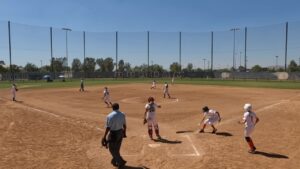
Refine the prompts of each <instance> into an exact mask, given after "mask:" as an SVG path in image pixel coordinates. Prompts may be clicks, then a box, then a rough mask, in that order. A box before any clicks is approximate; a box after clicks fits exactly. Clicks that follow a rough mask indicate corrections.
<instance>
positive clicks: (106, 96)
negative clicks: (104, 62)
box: [103, 87, 112, 107]
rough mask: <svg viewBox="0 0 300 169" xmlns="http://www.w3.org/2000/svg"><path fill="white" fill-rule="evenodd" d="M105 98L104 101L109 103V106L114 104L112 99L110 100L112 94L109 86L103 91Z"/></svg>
mask: <svg viewBox="0 0 300 169" xmlns="http://www.w3.org/2000/svg"><path fill="white" fill-rule="evenodd" d="M103 100H104V103H105V104H106V105H107V107H109V105H110V106H112V103H111V100H110V95H109V91H108V88H107V87H104V91H103Z"/></svg>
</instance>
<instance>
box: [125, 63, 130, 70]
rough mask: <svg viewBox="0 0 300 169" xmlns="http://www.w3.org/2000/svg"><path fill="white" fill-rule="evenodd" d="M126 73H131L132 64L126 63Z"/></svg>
mask: <svg viewBox="0 0 300 169" xmlns="http://www.w3.org/2000/svg"><path fill="white" fill-rule="evenodd" d="M124 71H126V72H130V71H131V65H130V63H128V62H126V63H125V64H124Z"/></svg>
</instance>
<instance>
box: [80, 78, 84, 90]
mask: <svg viewBox="0 0 300 169" xmlns="http://www.w3.org/2000/svg"><path fill="white" fill-rule="evenodd" d="M79 91H80V92H84V82H83V79H81V80H80V89H79Z"/></svg>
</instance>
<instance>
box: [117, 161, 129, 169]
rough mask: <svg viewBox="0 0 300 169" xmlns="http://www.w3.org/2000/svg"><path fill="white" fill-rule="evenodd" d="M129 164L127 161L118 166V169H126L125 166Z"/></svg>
mask: <svg viewBox="0 0 300 169" xmlns="http://www.w3.org/2000/svg"><path fill="white" fill-rule="evenodd" d="M126 163H127V161H125V160H124V161H123V162H122V164H119V165H118V169H123V168H124V167H125V164H126Z"/></svg>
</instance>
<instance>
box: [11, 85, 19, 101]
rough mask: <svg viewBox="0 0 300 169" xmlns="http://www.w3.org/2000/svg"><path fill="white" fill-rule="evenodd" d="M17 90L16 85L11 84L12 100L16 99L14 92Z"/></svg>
mask: <svg viewBox="0 0 300 169" xmlns="http://www.w3.org/2000/svg"><path fill="white" fill-rule="evenodd" d="M17 91H18V88H17V85H16V84H13V85H12V86H11V94H12V97H13V101H17V100H16V93H17Z"/></svg>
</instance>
